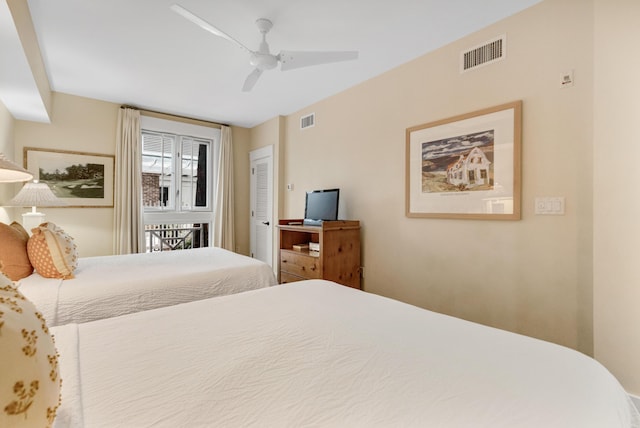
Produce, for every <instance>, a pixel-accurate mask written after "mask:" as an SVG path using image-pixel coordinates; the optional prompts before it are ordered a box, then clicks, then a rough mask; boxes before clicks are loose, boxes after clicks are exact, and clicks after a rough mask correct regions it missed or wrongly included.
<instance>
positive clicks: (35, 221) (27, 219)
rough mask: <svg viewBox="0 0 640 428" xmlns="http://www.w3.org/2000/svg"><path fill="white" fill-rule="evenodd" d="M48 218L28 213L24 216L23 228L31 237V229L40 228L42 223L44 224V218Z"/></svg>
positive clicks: (39, 214) (40, 214)
mask: <svg viewBox="0 0 640 428" xmlns="http://www.w3.org/2000/svg"><path fill="white" fill-rule="evenodd" d="M45 217H46V216H45V215H44V214H43V213H37V212H36V213H34V212H28V213H24V214H22V227H24V228H25V230H26V231H27V232H28V233H29V235H31V234H32V233H31V229H33V228H35V227H38V226H40V225H41V224H42V223H44V221H45V220H44V218H45Z"/></svg>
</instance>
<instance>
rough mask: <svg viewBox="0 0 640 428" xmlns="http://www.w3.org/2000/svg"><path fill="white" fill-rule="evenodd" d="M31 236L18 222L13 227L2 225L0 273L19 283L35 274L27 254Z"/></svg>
mask: <svg viewBox="0 0 640 428" xmlns="http://www.w3.org/2000/svg"><path fill="white" fill-rule="evenodd" d="M27 241H29V234H28V233H27V231H26V230H24V228H23V227H22V226H21V225H20V224H19V223H16V222H13V223H11V225H10V226H9V225H6V224H4V223H0V242H1V243H2V245H0V273H3V274H4V275H6V276H7V277H9V279H11V280H13V281H18V280H20V279H22V278H25V277H27V276H29V275H31V273H32V272H33V266H31V263H30V262H29V256H28V254H27Z"/></svg>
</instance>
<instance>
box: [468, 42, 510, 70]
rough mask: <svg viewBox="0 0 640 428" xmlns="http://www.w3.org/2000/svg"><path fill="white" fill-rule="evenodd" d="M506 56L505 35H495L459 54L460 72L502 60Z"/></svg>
mask: <svg viewBox="0 0 640 428" xmlns="http://www.w3.org/2000/svg"><path fill="white" fill-rule="evenodd" d="M506 56H507V36H506V34H503V35H502V36H499V37H496V38H495V39H493V40H490V41H488V42H486V43H483V44H481V45H479V46H476V47H473V48H471V49H469V50H466V51H464V52H462V53H461V54H460V73H464V72H465V71H469V70H472V69H475V68H478V67H481V66H483V65H488V64H491V63H494V62H496V61H500V60H503V59H504V58H505V57H506Z"/></svg>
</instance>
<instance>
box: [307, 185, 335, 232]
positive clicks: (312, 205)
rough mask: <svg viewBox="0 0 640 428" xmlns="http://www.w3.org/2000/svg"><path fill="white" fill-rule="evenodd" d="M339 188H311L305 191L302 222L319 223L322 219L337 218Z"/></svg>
mask: <svg viewBox="0 0 640 428" xmlns="http://www.w3.org/2000/svg"><path fill="white" fill-rule="evenodd" d="M339 197H340V189H326V190H312V191H309V192H307V196H306V200H305V206H304V223H305V224H308V225H313V224H320V223H322V221H323V220H337V219H338V199H339Z"/></svg>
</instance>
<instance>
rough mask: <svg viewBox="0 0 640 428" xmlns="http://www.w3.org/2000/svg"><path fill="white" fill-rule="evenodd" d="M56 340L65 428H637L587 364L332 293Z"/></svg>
mask: <svg viewBox="0 0 640 428" xmlns="http://www.w3.org/2000/svg"><path fill="white" fill-rule="evenodd" d="M52 330H53V332H54V334H55V337H56V343H57V345H58V351H59V353H60V372H61V376H62V379H63V383H62V394H63V395H62V397H63V398H62V406H61V407H60V408H59V410H58V417H57V418H56V423H55V426H57V427H69V426H70V427H76V426H77V427H82V426H85V427H110V428H111V427H128V428H139V427H149V426H153V427H177V426H183V427H187V426H188V427H211V426H221V427H247V426H263V427H301V426H322V427H329V426H330V427H336V426H340V427H358V426H362V427H379V426H383V427H389V426H393V427H407V426H415V427H447V428H450V427H474V428H476V427H491V428H499V427H509V428H513V427H535V428H540V427H545V428H550V427H561V428H568V427H580V428H588V427H598V428H604V427H606V428H614V427H638V426H639V423H638V413H637V410H636V409H635V408H634V407H633V405H632V404H631V400H630V399H629V397H628V396H627V394H626V393H625V391H624V390H623V389H622V387H621V386H620V384H619V383H618V381H617V380H616V379H615V378H614V377H613V376H612V375H611V374H610V373H609V372H608V371H607V370H606V369H605V368H604V367H603V366H602V365H600V364H599V363H598V362H596V361H595V360H593V359H591V358H589V357H587V356H585V355H583V354H580V353H578V352H576V351H573V350H570V349H567V348H564V347H561V346H558V345H554V344H550V343H547V342H543V341H539V340H535V339H531V338H528V337H524V336H520V335H516V334H513V333H509V332H505V331H501V330H497V329H493V328H489V327H485V326H481V325H478V324H473V323H470V322H467V321H463V320H460V319H456V318H452V317H447V316H444V315H440V314H436V313H433V312H430V311H426V310H423V309H419V308H416V307H413V306H410V305H407V304H403V303H400V302H397V301H393V300H390V299H386V298H383V297H380V296H376V295H373V294H369V293H366V292H363V291H359V290H355V289H351V288H348V287H344V286H339V285H336V284H333V283H329V282H326V281H322V280H312V281H305V282H297V283H292V284H287V285H281V286H277V287H270V288H267V289H261V290H256V291H251V292H247V293H241V294H235V295H230V296H224V297H219V298H215V299H206V300H201V301H196V302H191V303H186V304H183V305H177V306H173V307H166V308H161V309H157V310H153V311H147V312H140V313H136V314H131V315H126V316H123V317H118V318H111V319H104V320H100V321H96V322H91V323H86V324H80V325H73V324H72V325H65V326H61V327H56V328H54V329H52ZM80 392H81V394H80Z"/></svg>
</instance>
